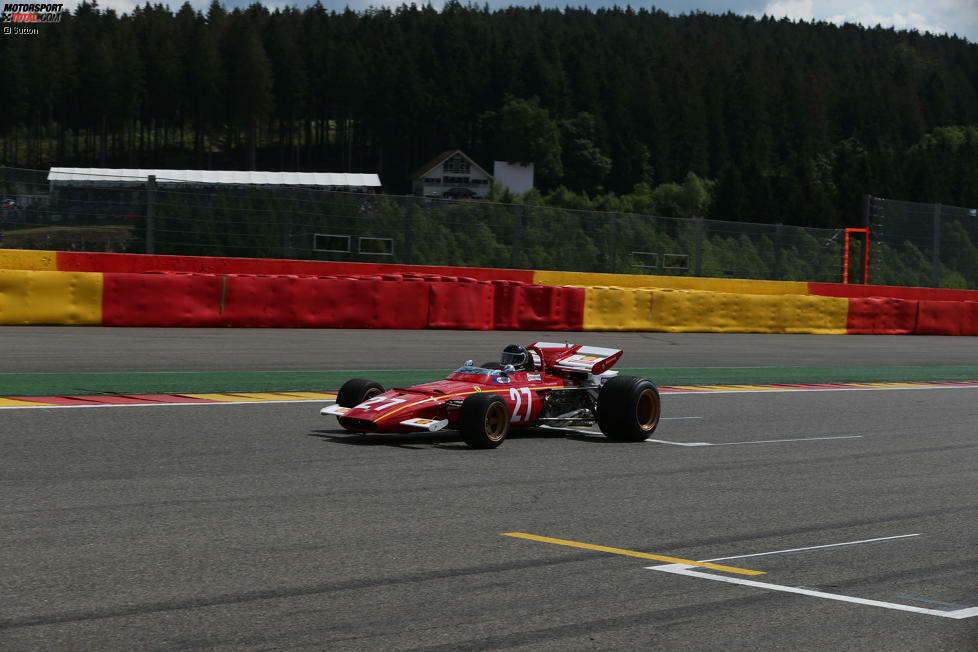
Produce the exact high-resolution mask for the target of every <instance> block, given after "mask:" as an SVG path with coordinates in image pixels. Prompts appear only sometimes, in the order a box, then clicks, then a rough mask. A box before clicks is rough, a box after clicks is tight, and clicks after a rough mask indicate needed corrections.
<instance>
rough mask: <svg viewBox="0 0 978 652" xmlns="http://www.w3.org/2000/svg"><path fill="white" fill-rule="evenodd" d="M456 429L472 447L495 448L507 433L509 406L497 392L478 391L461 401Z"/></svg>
mask: <svg viewBox="0 0 978 652" xmlns="http://www.w3.org/2000/svg"><path fill="white" fill-rule="evenodd" d="M458 430H459V432H460V433H461V435H462V439H463V440H464V441H465V443H466V444H468V445H469V446H471V447H472V448H496V447H497V446H499V445H500V444H501V443H503V440H505V439H506V435H507V434H508V433H509V408H508V407H507V406H506V401H504V400H503V399H502V398H501V397H500V396H499V395H498V394H491V393H489V392H480V393H478V394H472V395H471V396H469V397H467V398H466V399H465V400H464V401H462V406H461V407H460V408H459V413H458Z"/></svg>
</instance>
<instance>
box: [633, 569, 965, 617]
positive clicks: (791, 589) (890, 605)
mask: <svg viewBox="0 0 978 652" xmlns="http://www.w3.org/2000/svg"><path fill="white" fill-rule="evenodd" d="M645 568H647V569H649V570H657V571H661V572H663V573H672V574H674V575H687V576H689V577H701V578H703V579H708V580H714V581H716V582H728V583H730V584H742V585H744V586H753V587H756V588H759V589H769V590H771V591H782V592H784V593H797V594H799V595H808V596H812V597H815V598H825V599H827V600H838V601H840V602H852V603H855V604H863V605H867V606H870V607H882V608H884V609H894V610H896V611H909V612H911V613H917V614H925V615H928V616H939V617H941V618H953V619H955V620H960V619H962V618H971V617H973V616H978V607H969V608H967V609H958V610H956V611H944V610H940V609H925V608H923V607H912V606H910V605H905V604H897V603H895V602H883V601H882V600H867V599H866V598H854V597H851V596H848V595H840V594H838V593H826V592H825V591H813V590H811V589H803V588H799V587H795V586H784V585H781V584H770V583H768V582H757V581H754V580H747V579H741V578H739V577H726V576H724V575H713V574H712V573H700V572H697V571H693V570H690V569H691V568H695V567H694V566H688V565H685V564H666V565H664V566H646V567H645Z"/></svg>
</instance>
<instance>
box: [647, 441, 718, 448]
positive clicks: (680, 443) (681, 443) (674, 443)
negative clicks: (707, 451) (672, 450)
mask: <svg viewBox="0 0 978 652" xmlns="http://www.w3.org/2000/svg"><path fill="white" fill-rule="evenodd" d="M645 441H650V442H652V443H653V444H670V445H672V446H713V444H708V443H706V442H705V441H689V442H686V441H666V440H665V439H646V440H645Z"/></svg>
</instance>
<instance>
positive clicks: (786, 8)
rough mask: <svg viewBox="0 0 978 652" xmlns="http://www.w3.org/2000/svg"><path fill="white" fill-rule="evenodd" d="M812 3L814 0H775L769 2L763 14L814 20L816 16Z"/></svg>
mask: <svg viewBox="0 0 978 652" xmlns="http://www.w3.org/2000/svg"><path fill="white" fill-rule="evenodd" d="M812 4H813V2H812V0H774V2H769V3H767V6H766V7H764V11H762V12H761V14H762V15H766V16H773V17H775V18H789V19H791V20H812V19H813V18H814V17H815V13H814V12H813V10H812Z"/></svg>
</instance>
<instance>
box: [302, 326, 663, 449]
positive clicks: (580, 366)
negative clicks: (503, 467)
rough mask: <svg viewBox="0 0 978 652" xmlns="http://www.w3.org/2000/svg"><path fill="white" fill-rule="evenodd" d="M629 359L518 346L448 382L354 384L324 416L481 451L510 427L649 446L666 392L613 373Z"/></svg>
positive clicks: (607, 352) (551, 346) (360, 428)
mask: <svg viewBox="0 0 978 652" xmlns="http://www.w3.org/2000/svg"><path fill="white" fill-rule="evenodd" d="M621 355H622V351H621V350H618V349H606V348H600V347H595V346H579V345H573V344H567V343H564V344H556V343H552V342H535V343H533V344H531V345H529V346H526V347H524V346H520V345H518V344H511V345H509V346H507V347H506V348H505V349H504V350H503V354H502V359H501V360H500V362H499V363H495V362H487V363H485V364H483V365H482V366H479V367H477V366H474V365H473V364H472V361H471V360H469V361H468V362H466V363H465V365H464V366H463V367H461V368H460V369H457V370H456V371H455V372H454V373H452V374H449V376H448V377H447V378H446V379H445V380H438V381H435V382H431V383H424V384H422V385H415V386H413V387H408V388H406V389H400V388H395V389H391V390H388V391H386V392H385V391H384V388H383V387H382V386H380V385H379V384H378V383H375V382H373V381H370V380H364V379H361V378H354V379H353V380H349V381H347V382H346V383H344V384H343V387H341V388H340V391H339V394H337V396H336V403H335V404H334V405H330V406H328V407H325V408H323V409H322V410H321V412H320V413H321V414H325V415H331V416H335V417H337V418H338V419H339V423H340V425H341V426H343V427H344V428H346V429H347V430H351V431H354V432H362V433H367V432H377V433H405V432H419V431H427V432H437V431H439V430H442V429H446V428H448V429H454V430H458V431H459V433H460V434H461V436H462V439H463V440H465V443H467V444H468V445H469V446H471V447H473V448H495V447H497V446H499V445H500V444H501V443H503V440H504V439H506V435H507V433H508V432H509V429H510V427H527V426H551V427H559V428H566V427H571V426H592V425H594V423H595V422H597V424H598V427H599V428H600V429H601V432H602V433H604V435H605V436H606V437H607V438H608V439H614V440H617V441H644V440H645V439H647V438H648V437H649V436H650V435H651V434H652V433H653V431H655V428H656V426H657V425H659V414H660V412H661V404H660V401H659V391H658V389H656V386H655V385H654V384H653V383H652V381H650V380H647V379H645V378H636V377H634V376H619V375H618V372H617V371H611V370H610V369H611V367H612V366H613V365H614V364H615V363H616V362H618V360H619V358H621Z"/></svg>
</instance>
